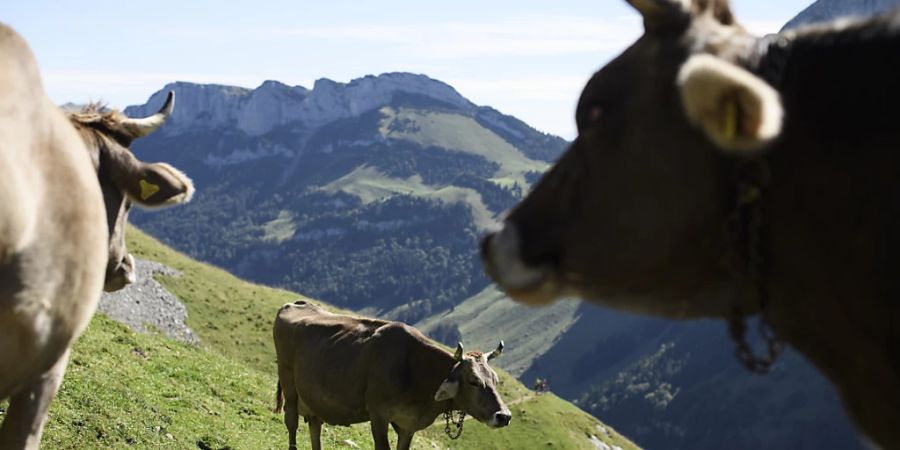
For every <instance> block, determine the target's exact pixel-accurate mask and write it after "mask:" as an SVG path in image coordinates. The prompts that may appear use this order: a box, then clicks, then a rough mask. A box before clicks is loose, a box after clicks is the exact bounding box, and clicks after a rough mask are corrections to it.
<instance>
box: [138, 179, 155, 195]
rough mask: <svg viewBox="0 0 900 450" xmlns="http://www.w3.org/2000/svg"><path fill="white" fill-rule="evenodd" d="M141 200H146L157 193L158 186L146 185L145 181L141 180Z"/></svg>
mask: <svg viewBox="0 0 900 450" xmlns="http://www.w3.org/2000/svg"><path fill="white" fill-rule="evenodd" d="M140 185H141V200H147V199H148V198H150V197H152V196H153V194H155V193H157V192H159V185H156V184H153V183H148V182H147V180H141V182H140Z"/></svg>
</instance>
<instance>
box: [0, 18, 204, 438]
mask: <svg viewBox="0 0 900 450" xmlns="http://www.w3.org/2000/svg"><path fill="white" fill-rule="evenodd" d="M171 111H172V96H171V94H170V96H169V99H168V101H167V102H166V104H165V105H164V106H163V108H162V110H161V111H160V112H159V113H158V114H155V115H153V116H150V117H148V118H143V119H130V118H127V117H125V116H123V115H121V114H118V113H115V112H110V113H101V112H99V111H86V112H85V113H83V114H75V115H72V116H71V117H67V116H66V115H65V114H63V112H62V111H60V110H59V108H57V107H56V106H55V105H53V104H52V103H51V102H50V100H49V99H48V98H47V96H46V95H45V94H44V91H43V87H42V85H41V81H40V77H39V75H38V70H37V66H36V65H35V62H34V58H33V57H32V55H31V52H30V51H29V49H28V46H27V45H26V44H25V42H24V41H23V40H22V39H21V38H20V37H19V36H18V35H17V34H16V33H15V32H13V31H12V30H11V29H9V28H8V27H6V26H4V25H3V24H0V399H6V398H8V399H9V407H8V409H7V411H6V414H5V415H4V416H3V425H2V427H0V449H3V450H7V449H36V448H38V446H39V444H40V438H41V432H42V430H43V426H44V422H45V420H46V416H47V409H48V408H49V406H50V402H51V401H52V399H53V397H54V395H55V394H56V390H57V389H58V388H59V384H60V382H61V381H62V377H63V372H64V371H65V367H66V363H67V362H68V354H69V347H70V345H71V344H72V343H73V342H74V340H75V339H76V338H77V337H78V336H79V335H80V334H81V332H82V331H83V330H84V328H85V327H86V326H87V324H88V322H89V321H90V318H91V315H92V314H93V313H94V310H95V309H96V306H97V301H98V300H99V297H100V293H101V290H102V289H104V288H106V290H117V289H120V288H122V287H124V286H125V285H126V284H128V283H130V282H131V281H133V280H134V275H133V269H134V263H133V259H132V258H131V256H130V255H129V254H128V253H127V251H126V250H125V242H124V227H125V222H126V215H127V212H128V208H129V207H130V205H131V203H132V202H137V203H139V204H144V205H148V206H163V205H168V204H174V203H182V202H185V201H187V200H188V199H189V198H190V196H191V193H192V192H193V186H192V184H191V182H190V180H188V179H187V178H186V177H185V176H184V175H182V174H181V173H180V172H178V171H177V170H175V169H173V168H172V167H170V166H168V165H166V164H144V163H142V162H140V161H138V160H137V159H136V158H135V157H134V155H133V154H132V153H131V152H130V150H128V145H129V144H130V143H131V141H132V140H134V139H135V138H137V137H140V136H144V135H146V134H148V133H150V132H152V131H153V130H155V129H157V128H159V126H161V125H162V124H163V122H164V121H165V119H166V118H167V117H168V116H169V114H170V113H171Z"/></svg>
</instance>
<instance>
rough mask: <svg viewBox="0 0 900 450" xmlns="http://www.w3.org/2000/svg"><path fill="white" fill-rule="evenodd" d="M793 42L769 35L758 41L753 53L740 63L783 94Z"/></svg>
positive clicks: (782, 36) (778, 35)
mask: <svg viewBox="0 0 900 450" xmlns="http://www.w3.org/2000/svg"><path fill="white" fill-rule="evenodd" d="M793 47H794V46H793V42H792V41H791V40H789V39H788V38H787V37H785V36H784V35H781V34H769V35H766V36H764V37H761V38H759V39H757V41H756V45H755V46H754V49H753V51H751V52H750V53H749V55H747V56H746V57H745V59H744V60H743V61H740V65H742V66H744V67H745V68H747V69H749V70H750V71H751V72H753V73H755V74H756V75H757V76H759V77H760V78H762V79H763V80H765V81H766V83H768V84H769V85H770V86H772V87H773V88H775V90H776V91H779V92H781V87H782V81H783V79H784V71H785V68H786V67H787V64H788V61H789V60H790V57H791V53H792V51H793Z"/></svg>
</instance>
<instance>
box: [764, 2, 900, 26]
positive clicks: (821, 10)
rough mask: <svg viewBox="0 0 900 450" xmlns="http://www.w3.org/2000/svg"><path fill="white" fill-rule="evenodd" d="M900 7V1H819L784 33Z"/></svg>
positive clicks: (789, 23)
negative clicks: (798, 28)
mask: <svg viewBox="0 0 900 450" xmlns="http://www.w3.org/2000/svg"><path fill="white" fill-rule="evenodd" d="M898 7H900V0H817V1H816V2H815V3H813V4H812V5H809V6H808V7H807V8H806V9H804V10H803V11H801V12H800V14H797V16H796V17H794V18H793V19H791V20H789V21H788V22H787V23H786V24H784V27H782V28H781V30H782V31H784V30H788V29H791V28H795V27H797V26H800V25H805V24H808V23H816V22H827V21H829V20H833V19H837V18H840V17H866V16H871V15H873V14H877V13H880V12H884V11H887V10H890V9H893V8H898Z"/></svg>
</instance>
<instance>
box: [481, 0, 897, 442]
mask: <svg viewBox="0 0 900 450" xmlns="http://www.w3.org/2000/svg"><path fill="white" fill-rule="evenodd" d="M629 3H631V5H632V6H634V7H635V8H636V9H637V10H638V11H639V12H640V13H641V15H642V17H643V21H644V28H645V33H644V35H643V36H642V37H641V38H640V39H639V40H638V41H637V42H636V43H634V44H633V45H632V46H631V47H630V48H628V49H627V50H626V51H625V52H624V53H623V54H622V55H620V56H619V57H618V58H616V59H615V60H613V61H612V62H610V63H609V64H607V65H606V67H604V68H602V69H601V70H600V71H599V72H597V74H596V75H594V77H593V78H592V79H591V80H590V81H589V82H588V84H587V86H586V87H585V89H584V92H583V93H582V96H581V99H580V101H579V104H578V108H577V112H576V122H577V125H578V131H579V135H578V138H577V139H576V140H575V142H573V143H572V145H571V147H570V148H569V150H568V151H567V152H566V153H565V154H564V155H563V156H562V157H561V158H560V160H559V161H558V162H557V163H556V165H555V166H554V167H553V168H552V169H551V170H550V171H549V172H548V173H547V174H546V175H545V176H544V177H543V179H542V180H541V181H540V182H539V183H538V184H537V185H536V186H535V188H534V190H533V191H532V192H531V193H530V194H529V195H528V197H527V198H526V199H524V200H523V201H522V202H521V203H520V204H519V205H518V206H516V207H515V208H514V209H513V210H512V212H511V213H510V214H509V216H508V217H507V219H506V220H505V223H504V226H503V229H502V230H501V231H499V232H498V233H495V234H492V235H490V236H488V237H487V238H485V240H484V241H483V244H482V259H483V261H484V264H485V268H486V270H487V272H488V273H489V274H490V276H491V277H492V278H493V279H494V280H495V281H496V282H497V283H498V284H499V285H500V286H501V287H502V288H503V289H504V290H505V291H506V292H507V293H509V294H510V295H511V296H512V297H513V298H514V299H516V300H518V301H522V302H526V303H530V304H545V303H549V302H551V301H553V300H554V299H557V298H562V297H566V296H578V297H582V298H585V299H588V300H590V301H594V302H597V303H601V304H604V305H609V306H612V307H615V308H619V309H622V310H626V311H631V312H639V313H645V314H654V315H660V316H664V317H673V318H692V317H709V316H711V317H720V318H723V319H725V320H727V321H728V322H729V325H730V333H731V335H732V338H733V339H734V340H735V341H736V343H737V348H738V354H739V356H740V358H741V360H742V361H743V362H744V363H745V364H746V365H747V366H748V367H750V368H751V369H753V370H755V371H765V369H766V368H767V367H768V365H770V364H771V362H772V359H773V357H774V356H775V355H777V351H778V348H779V345H778V338H780V339H781V340H783V341H786V342H787V343H789V344H791V345H793V346H794V347H796V348H797V349H798V350H800V351H801V352H802V353H803V354H804V355H806V356H807V357H808V358H809V359H810V360H811V361H812V362H813V363H814V364H815V365H816V366H817V367H818V368H819V369H820V370H821V371H822V372H823V373H825V374H826V375H827V376H828V377H829V378H830V379H831V380H832V381H833V382H834V383H835V385H836V386H837V388H838V390H839V392H840V394H841V397H842V399H843V402H844V405H845V407H846V408H847V410H848V412H849V413H850V415H851V416H852V418H853V419H854V420H855V421H856V423H857V424H858V425H859V426H860V428H861V429H862V431H863V432H865V433H866V434H868V435H869V436H870V437H871V438H872V439H873V440H874V441H875V442H876V443H877V444H879V445H881V446H883V447H885V448H900V426H898V424H900V108H898V105H900V13H896V12H895V13H892V14H887V15H883V16H880V17H875V18H871V19H857V20H842V21H838V22H835V23H832V24H824V25H818V26H812V27H807V28H800V29H797V30H796V31H788V32H785V33H782V34H780V35H770V36H766V37H764V38H756V37H754V36H751V35H750V34H748V33H747V32H746V31H745V30H744V29H743V28H742V27H741V26H740V25H739V24H738V23H737V22H736V21H735V19H734V17H733V15H732V13H731V10H730V8H729V6H728V3H727V1H724V0H630V1H629ZM756 313H759V314H761V315H762V318H763V320H764V323H767V324H768V325H769V326H770V327H771V330H772V332H774V334H775V335H776V336H777V337H776V336H771V335H770V336H768V338H767V341H768V345H767V347H768V352H766V354H764V355H763V356H762V357H760V356H756V357H755V356H753V354H752V352H751V349H750V347H749V345H748V344H747V341H746V339H745V337H744V320H743V318H744V317H745V316H747V315H750V314H756Z"/></svg>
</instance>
